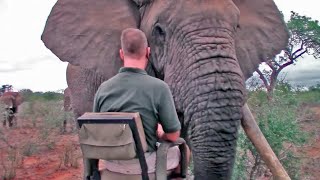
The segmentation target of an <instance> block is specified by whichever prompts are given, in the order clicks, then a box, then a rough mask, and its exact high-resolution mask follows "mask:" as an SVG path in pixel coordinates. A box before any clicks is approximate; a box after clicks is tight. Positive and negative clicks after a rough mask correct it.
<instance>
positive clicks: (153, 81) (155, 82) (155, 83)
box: [148, 75, 168, 88]
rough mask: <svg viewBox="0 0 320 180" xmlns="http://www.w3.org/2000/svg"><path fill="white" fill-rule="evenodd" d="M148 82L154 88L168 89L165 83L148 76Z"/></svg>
mask: <svg viewBox="0 0 320 180" xmlns="http://www.w3.org/2000/svg"><path fill="white" fill-rule="evenodd" d="M148 80H149V81H150V83H151V84H152V85H153V86H154V87H155V88H168V85H167V83H166V82H164V81H163V80H161V79H158V78H156V77H153V76H149V75H148Z"/></svg>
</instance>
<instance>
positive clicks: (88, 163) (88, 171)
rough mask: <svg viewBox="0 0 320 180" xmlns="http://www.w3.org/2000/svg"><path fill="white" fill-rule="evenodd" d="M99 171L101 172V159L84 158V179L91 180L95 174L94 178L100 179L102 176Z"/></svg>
mask: <svg viewBox="0 0 320 180" xmlns="http://www.w3.org/2000/svg"><path fill="white" fill-rule="evenodd" d="M97 173H99V160H98V159H88V158H83V179H84V180H91V177H92V176H93V175H94V179H95V180H99V179H101V178H99V177H100V176H98V174H97Z"/></svg>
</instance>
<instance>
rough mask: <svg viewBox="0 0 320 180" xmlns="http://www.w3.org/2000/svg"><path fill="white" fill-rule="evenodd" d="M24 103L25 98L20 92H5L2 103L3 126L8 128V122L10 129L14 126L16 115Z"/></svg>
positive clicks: (1, 99) (0, 100) (0, 98)
mask: <svg viewBox="0 0 320 180" xmlns="http://www.w3.org/2000/svg"><path fill="white" fill-rule="evenodd" d="M22 102H23V98H22V96H21V95H20V93H18V92H5V93H3V94H2V96H1V97H0V103H2V104H3V105H4V107H3V108H4V111H3V113H4V114H3V118H4V119H3V126H6V123H7V121H8V124H9V127H12V126H13V121H14V119H15V114H16V113H17V112H18V107H19V105H20V104H22Z"/></svg>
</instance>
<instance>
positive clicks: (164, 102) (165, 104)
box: [159, 85, 181, 133]
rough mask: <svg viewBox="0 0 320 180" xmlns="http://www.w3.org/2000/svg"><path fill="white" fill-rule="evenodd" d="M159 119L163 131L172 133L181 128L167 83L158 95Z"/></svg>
mask: <svg viewBox="0 0 320 180" xmlns="http://www.w3.org/2000/svg"><path fill="white" fill-rule="evenodd" d="M159 120H160V124H161V125H162V128H163V131H164V132H165V133H173V132H176V131H179V130H180V129H181V124H180V121H179V119H178V115H177V112H176V108H175V106H174V101H173V97H172V94H171V91H170V89H169V87H168V86H167V85H166V86H165V88H164V89H163V91H162V94H161V96H160V103H159Z"/></svg>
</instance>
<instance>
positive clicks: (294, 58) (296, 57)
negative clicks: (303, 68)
mask: <svg viewBox="0 0 320 180" xmlns="http://www.w3.org/2000/svg"><path fill="white" fill-rule="evenodd" d="M307 51H308V50H307V49H305V50H304V51H303V52H302V53H300V54H298V55H297V56H295V57H293V60H296V59H298V58H299V57H300V56H302V55H303V54H304V53H306V52H307Z"/></svg>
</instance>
